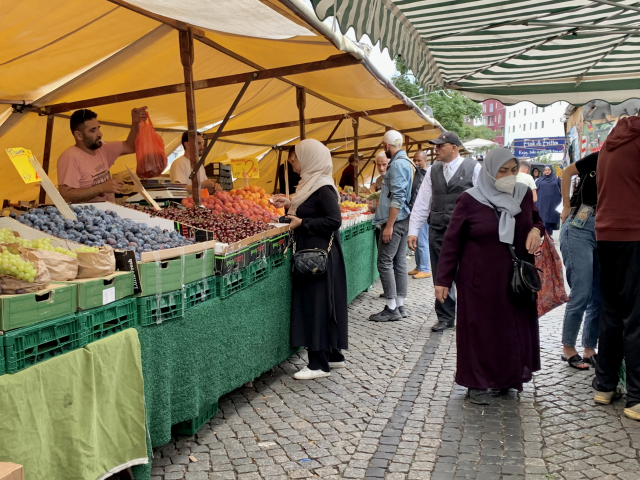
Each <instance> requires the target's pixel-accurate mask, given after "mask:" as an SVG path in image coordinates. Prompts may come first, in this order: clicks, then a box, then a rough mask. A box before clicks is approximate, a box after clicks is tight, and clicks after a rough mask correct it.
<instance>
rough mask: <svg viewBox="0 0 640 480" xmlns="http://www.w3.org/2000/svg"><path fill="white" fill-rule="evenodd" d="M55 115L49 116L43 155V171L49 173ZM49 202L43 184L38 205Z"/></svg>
mask: <svg viewBox="0 0 640 480" xmlns="http://www.w3.org/2000/svg"><path fill="white" fill-rule="evenodd" d="M53 118H54V117H53V115H47V131H46V133H45V136H44V153H43V155H42V169H43V170H44V171H45V173H47V174H48V173H49V160H50V159H51V143H52V140H53ZM46 200H47V192H46V191H45V189H44V187H43V186H42V184H41V185H40V196H39V197H38V203H39V204H40V205H42V204H43V203H44V202H45V201H46Z"/></svg>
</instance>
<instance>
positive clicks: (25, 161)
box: [7, 148, 40, 183]
mask: <svg viewBox="0 0 640 480" xmlns="http://www.w3.org/2000/svg"><path fill="white" fill-rule="evenodd" d="M7 155H9V158H10V159H11V162H12V163H13V166H14V167H16V170H18V174H19V175H20V177H21V178H22V181H23V182H24V183H37V182H39V181H40V177H39V176H38V174H37V173H36V171H35V169H34V168H33V166H32V165H31V162H30V161H29V159H30V158H31V157H32V156H33V154H32V153H31V150H27V149H26V148H7Z"/></svg>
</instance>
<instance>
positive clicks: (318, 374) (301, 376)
mask: <svg viewBox="0 0 640 480" xmlns="http://www.w3.org/2000/svg"><path fill="white" fill-rule="evenodd" d="M329 375H331V373H329V372H324V371H322V370H319V369H318V370H311V369H310V368H309V367H304V368H303V369H302V370H300V371H299V372H297V373H294V374H293V378H295V379H296V380H313V379H314V378H324V377H328V376H329Z"/></svg>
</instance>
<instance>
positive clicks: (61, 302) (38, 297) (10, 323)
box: [0, 284, 78, 330]
mask: <svg viewBox="0 0 640 480" xmlns="http://www.w3.org/2000/svg"><path fill="white" fill-rule="evenodd" d="M77 309H78V293H77V288H76V286H75V285H74V284H66V285H60V284H51V285H50V286H49V288H47V289H46V290H41V291H39V292H35V293H23V294H21V295H2V297H0V330H13V329H16V328H21V327H27V326H29V325H33V324H36V323H38V322H43V321H45V320H52V319H54V318H60V317H63V316H65V315H71V314H74V313H76V310H77Z"/></svg>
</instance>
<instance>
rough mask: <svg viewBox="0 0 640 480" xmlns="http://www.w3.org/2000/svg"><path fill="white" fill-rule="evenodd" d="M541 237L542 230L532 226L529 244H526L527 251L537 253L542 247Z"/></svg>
mask: <svg viewBox="0 0 640 480" xmlns="http://www.w3.org/2000/svg"><path fill="white" fill-rule="evenodd" d="M540 239H541V236H540V230H538V229H537V228H535V227H534V228H532V229H531V231H530V232H529V235H527V244H526V245H527V252H529V253H530V254H531V255H533V254H534V253H536V252H537V251H538V249H539V248H540V243H541V240H540Z"/></svg>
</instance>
